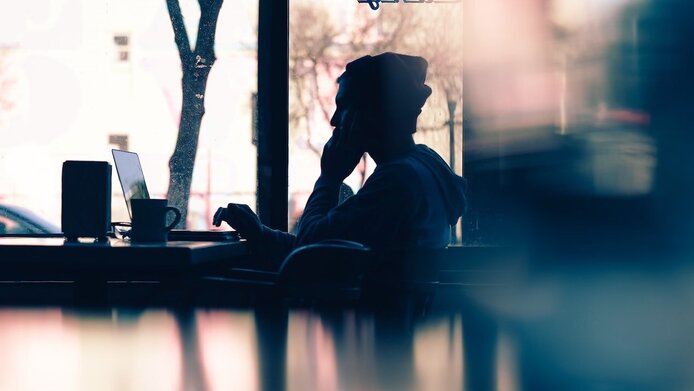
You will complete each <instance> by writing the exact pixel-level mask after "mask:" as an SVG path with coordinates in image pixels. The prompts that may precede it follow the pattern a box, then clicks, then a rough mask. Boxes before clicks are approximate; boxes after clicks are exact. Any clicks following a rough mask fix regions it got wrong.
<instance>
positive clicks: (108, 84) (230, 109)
mask: <svg viewBox="0 0 694 391" xmlns="http://www.w3.org/2000/svg"><path fill="white" fill-rule="evenodd" d="M180 3H181V9H182V12H183V15H184V17H185V22H186V27H187V31H188V34H189V36H190V41H191V42H193V44H192V45H194V42H195V38H196V32H197V23H198V18H199V16H200V10H199V7H198V5H197V2H194V1H185V0H181V2H180ZM257 15H258V2H257V1H244V2H236V3H234V2H225V3H224V5H223V7H222V8H221V11H220V14H219V20H218V24H217V30H216V44H215V52H216V57H217V60H216V62H215V64H214V66H213V67H212V70H211V72H210V75H209V79H208V83H207V89H206V92H205V96H204V101H205V108H206V111H205V115H204V117H203V119H202V124H201V128H200V136H199V144H198V148H197V158H196V161H195V170H194V173H193V178H192V188H191V195H190V202H189V213H188V226H189V227H191V228H207V227H208V226H209V222H210V221H211V216H212V214H213V213H214V210H215V209H216V208H217V207H218V206H219V205H222V204H226V203H228V202H231V201H235V202H243V203H247V204H249V205H251V206H252V207H255V198H256V175H255V161H256V147H255V146H254V145H253V144H252V143H251V137H252V122H251V121H252V118H253V117H252V108H251V99H252V96H253V94H255V93H256V90H257V83H256V73H257V53H256V50H257V49H256V47H257V32H256V29H257ZM0 25H2V26H3V27H2V28H0V138H1V139H2V142H0V203H2V204H6V205H15V206H22V207H24V208H27V209H31V210H32V211H33V212H35V213H37V214H39V215H41V216H43V217H45V218H46V219H48V220H49V221H51V222H53V223H54V224H56V225H58V226H59V225H60V212H61V211H60V197H61V193H60V189H61V186H60V185H61V183H60V181H61V179H60V178H61V165H62V162H63V161H65V160H68V159H71V160H101V161H108V162H112V158H111V155H110V149H111V148H114V147H117V148H123V149H129V150H131V151H134V152H137V153H138V154H139V156H140V159H141V161H142V166H143V170H144V173H145V177H146V179H147V184H148V187H149V190H150V193H151V195H152V196H153V197H165V196H166V193H167V188H168V182H169V168H168V161H169V158H170V157H171V155H172V153H173V151H174V145H175V142H176V137H177V134H178V127H179V116H180V110H181V61H180V59H179V55H178V51H177V47H176V45H175V43H174V34H173V30H172V26H171V21H170V19H169V14H168V10H167V6H166V2H164V1H159V2H140V1H134V0H126V1H121V0H119V1H113V0H96V1H92V0H89V1H87V0H84V1H71V2H56V3H51V4H49V5H46V6H45V7H43V8H42V9H41V10H40V12H39V11H37V9H34V8H32V7H29V6H26V7H24V6H20V7H15V6H12V5H10V4H3V5H2V6H0ZM10 86H11V88H10ZM113 176H114V178H113V186H112V189H113V197H112V210H113V212H112V216H113V219H114V220H115V221H123V220H128V215H127V211H126V208H125V202H124V200H123V196H122V193H121V191H120V186H119V184H118V181H117V176H116V173H115V171H114V173H113Z"/></svg>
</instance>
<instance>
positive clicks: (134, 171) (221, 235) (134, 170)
mask: <svg viewBox="0 0 694 391" xmlns="http://www.w3.org/2000/svg"><path fill="white" fill-rule="evenodd" d="M111 153H112V154H113V163H114V165H115V166H116V172H117V173H118V180H119V181H120V186H121V189H122V190H123V196H124V198H125V206H126V207H127V209H128V216H130V220H131V221H132V218H133V214H132V208H131V206H130V200H133V199H137V198H149V191H148V190H147V183H146V182H145V174H144V172H143V171H142V165H141V164H140V157H139V156H138V155H137V153H134V152H128V151H121V150H119V149H112V150H111ZM169 240H189V241H233V240H239V236H238V233H237V232H236V231H224V230H184V229H173V230H171V231H170V232H169Z"/></svg>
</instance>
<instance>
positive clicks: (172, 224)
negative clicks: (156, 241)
mask: <svg viewBox="0 0 694 391" xmlns="http://www.w3.org/2000/svg"><path fill="white" fill-rule="evenodd" d="M169 211H172V212H174V213H175V214H176V217H174V221H173V222H172V223H171V224H169V225H168V226H166V230H167V231H171V229H172V228H173V227H175V226H176V224H178V222H179V221H181V211H180V210H178V208H174V207H173V206H167V207H166V213H168V212H169Z"/></svg>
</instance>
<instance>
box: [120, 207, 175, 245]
mask: <svg viewBox="0 0 694 391" xmlns="http://www.w3.org/2000/svg"><path fill="white" fill-rule="evenodd" d="M130 208H131V210H132V214H133V221H132V232H131V235H130V237H131V238H132V241H133V242H165V241H166V239H167V237H168V234H169V231H171V229H172V228H173V227H175V226H176V224H178V222H179V221H180V220H181V212H180V211H179V210H178V209H176V208H174V207H173V206H168V200H166V199H154V198H148V199H139V198H136V199H132V200H130ZM169 211H171V212H174V214H175V215H176V217H174V221H173V222H172V223H171V224H169V225H166V215H167V213H168V212H169Z"/></svg>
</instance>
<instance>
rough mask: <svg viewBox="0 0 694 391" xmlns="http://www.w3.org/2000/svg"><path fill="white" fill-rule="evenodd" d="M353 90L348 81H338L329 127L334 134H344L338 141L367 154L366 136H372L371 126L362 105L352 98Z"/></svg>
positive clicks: (367, 138) (367, 140) (367, 141)
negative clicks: (333, 128)
mask: <svg viewBox="0 0 694 391" xmlns="http://www.w3.org/2000/svg"><path fill="white" fill-rule="evenodd" d="M353 90H354V88H353V85H352V84H351V82H350V81H349V80H348V79H343V80H340V83H339V87H338V89H337V94H336V95H335V104H336V108H335V113H334V114H333V116H332V118H331V119H330V125H332V126H334V127H335V130H334V132H340V133H345V134H343V135H342V137H340V139H342V140H347V141H348V142H349V144H350V145H349V146H350V147H352V148H355V149H359V150H361V151H364V152H368V150H369V148H368V146H369V144H370V143H369V141H370V139H369V137H368V135H369V134H373V131H374V129H373V124H372V121H370V120H369V117H370V116H369V115H368V113H367V111H366V110H365V109H364V108H363V104H360V102H358V101H357V99H356V98H355V97H354V95H355V94H354V91H353Z"/></svg>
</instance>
